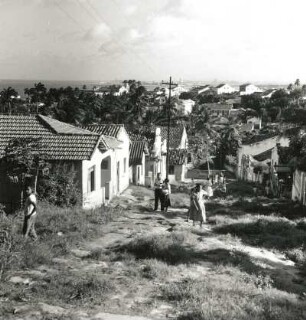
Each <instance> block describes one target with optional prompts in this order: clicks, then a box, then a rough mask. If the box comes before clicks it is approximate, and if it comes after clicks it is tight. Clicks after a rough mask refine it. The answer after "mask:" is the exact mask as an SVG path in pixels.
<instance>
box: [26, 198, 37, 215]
mask: <svg viewBox="0 0 306 320" xmlns="http://www.w3.org/2000/svg"><path fill="white" fill-rule="evenodd" d="M33 203H35V204H36V203H37V199H36V196H35V194H34V193H32V194H30V195H29V196H28V197H27V200H26V201H25V205H24V214H25V216H29V215H30V214H31V213H32V210H33V208H34V206H33ZM34 215H36V210H35V211H34V212H33V214H32V216H34Z"/></svg>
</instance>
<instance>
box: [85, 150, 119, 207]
mask: <svg viewBox="0 0 306 320" xmlns="http://www.w3.org/2000/svg"><path fill="white" fill-rule="evenodd" d="M108 157H110V159H111V166H110V167H109V170H112V172H114V171H113V170H114V169H113V168H114V162H115V158H114V152H113V151H112V150H108V151H106V152H104V153H101V152H100V151H99V150H98V149H96V150H95V151H94V153H93V155H92V157H91V159H90V160H83V161H82V195H83V208H85V209H91V208H95V207H98V206H100V205H101V204H103V203H105V186H106V180H105V179H104V180H103V183H104V185H102V186H101V177H102V174H101V173H102V171H101V162H102V160H103V159H105V158H108ZM93 166H95V179H94V180H95V189H94V190H93V191H90V190H89V177H88V175H89V169H90V168H92V167H93ZM111 177H113V174H112V175H111ZM113 180H114V179H112V180H111V181H110V185H111V186H112V185H113ZM112 197H113V192H111V193H110V199H111V198H112Z"/></svg>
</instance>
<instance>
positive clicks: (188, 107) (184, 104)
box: [180, 99, 195, 115]
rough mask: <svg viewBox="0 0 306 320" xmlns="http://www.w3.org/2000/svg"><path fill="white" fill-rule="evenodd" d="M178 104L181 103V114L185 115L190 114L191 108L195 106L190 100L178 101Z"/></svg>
mask: <svg viewBox="0 0 306 320" xmlns="http://www.w3.org/2000/svg"><path fill="white" fill-rule="evenodd" d="M180 102H181V103H182V109H183V110H182V111H183V113H184V114H185V115H187V114H190V113H191V112H192V108H193V107H194V105H195V101H193V100H191V99H187V100H180Z"/></svg>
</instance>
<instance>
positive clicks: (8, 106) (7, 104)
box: [0, 87, 18, 113]
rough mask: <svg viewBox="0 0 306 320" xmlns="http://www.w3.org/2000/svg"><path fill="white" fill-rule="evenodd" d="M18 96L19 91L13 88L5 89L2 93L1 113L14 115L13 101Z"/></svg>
mask: <svg viewBox="0 0 306 320" xmlns="http://www.w3.org/2000/svg"><path fill="white" fill-rule="evenodd" d="M17 96H18V93H17V91H16V90H15V89H14V88H12V87H8V88H6V89H3V90H2V91H1V92H0V102H1V106H2V108H1V111H2V112H4V113H12V111H13V110H12V109H13V106H12V105H13V100H14V98H16V97H17Z"/></svg>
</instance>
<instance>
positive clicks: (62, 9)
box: [54, 0, 86, 31]
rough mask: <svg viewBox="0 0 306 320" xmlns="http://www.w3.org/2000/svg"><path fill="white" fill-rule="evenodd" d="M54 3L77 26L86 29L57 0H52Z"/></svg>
mask: <svg viewBox="0 0 306 320" xmlns="http://www.w3.org/2000/svg"><path fill="white" fill-rule="evenodd" d="M54 3H55V5H56V6H57V7H58V9H59V10H60V11H61V12H63V13H64V15H65V16H66V17H67V18H68V19H70V20H71V21H72V22H73V23H74V24H76V25H77V26H78V27H80V28H81V29H82V30H83V31H86V30H85V28H83V26H82V25H81V24H80V23H79V22H78V21H77V20H75V19H74V18H73V17H72V16H71V15H70V14H69V13H68V12H67V11H66V10H65V9H64V8H63V7H62V6H61V5H60V3H59V2H57V0H55V1H54Z"/></svg>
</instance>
